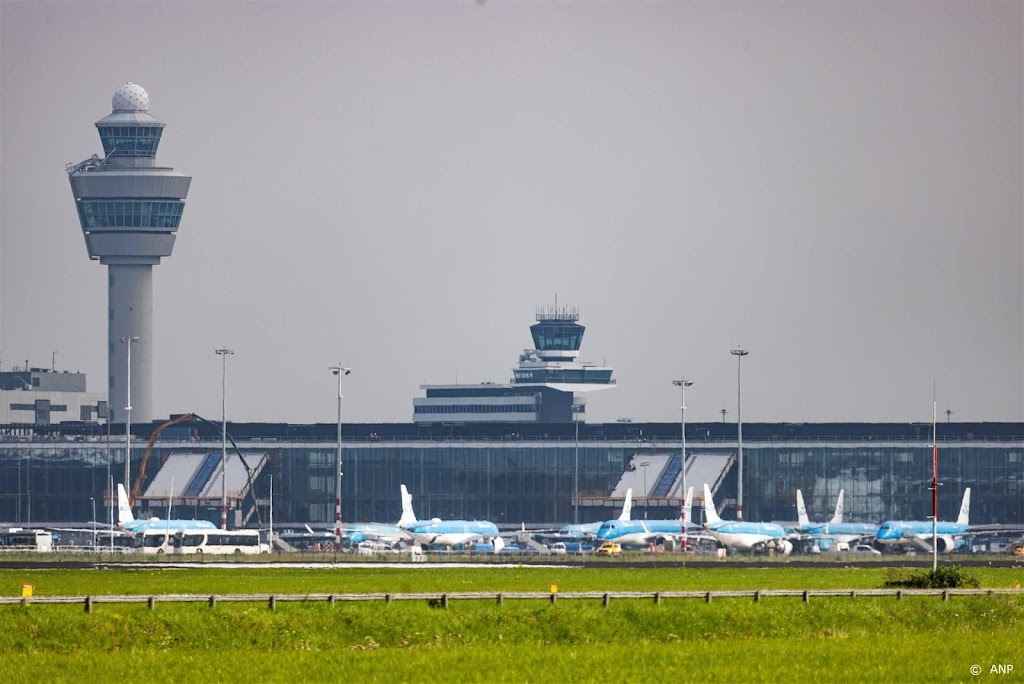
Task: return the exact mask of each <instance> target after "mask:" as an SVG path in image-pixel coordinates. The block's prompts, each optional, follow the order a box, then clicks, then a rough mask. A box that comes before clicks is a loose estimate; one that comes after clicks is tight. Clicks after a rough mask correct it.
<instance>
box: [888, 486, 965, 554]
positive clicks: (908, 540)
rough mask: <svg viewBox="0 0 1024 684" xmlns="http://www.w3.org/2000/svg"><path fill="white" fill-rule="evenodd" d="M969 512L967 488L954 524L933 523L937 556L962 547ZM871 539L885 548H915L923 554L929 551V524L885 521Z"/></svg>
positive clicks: (930, 522)
mask: <svg viewBox="0 0 1024 684" xmlns="http://www.w3.org/2000/svg"><path fill="white" fill-rule="evenodd" d="M970 513H971V488H970V487H968V488H967V489H965V490H964V498H963V501H962V502H961V503H960V515H959V516H958V517H957V519H956V522H955V523H951V522H940V523H937V524H936V530H935V531H936V533H937V535H938V536H937V543H938V551H939V553H952V552H953V551H954V550H955V549H957V548H960V547H961V546H963V545H964V536H965V535H967V534H968V533H969V531H970V529H971V527H970V523H969V522H968V519H969V518H970ZM875 540H876V541H877V542H878V543H879V544H884V545H886V546H890V547H893V546H901V545H903V546H916V547H918V548H921V549H924V550H926V551H929V552H930V551H931V550H932V545H931V541H932V521H930V520H909V521H908V520H887V521H886V522H884V523H882V526H881V527H879V528H878V533H877V534H876V535H875Z"/></svg>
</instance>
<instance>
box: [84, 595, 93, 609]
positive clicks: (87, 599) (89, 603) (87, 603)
mask: <svg viewBox="0 0 1024 684" xmlns="http://www.w3.org/2000/svg"><path fill="white" fill-rule="evenodd" d="M85 612H86V613H91V612H92V596H86V597H85Z"/></svg>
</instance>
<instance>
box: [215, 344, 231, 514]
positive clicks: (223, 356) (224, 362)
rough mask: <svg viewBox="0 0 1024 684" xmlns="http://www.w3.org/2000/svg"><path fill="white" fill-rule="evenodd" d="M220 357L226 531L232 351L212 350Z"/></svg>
mask: <svg viewBox="0 0 1024 684" xmlns="http://www.w3.org/2000/svg"><path fill="white" fill-rule="evenodd" d="M213 351H214V353H215V354H217V356H219V357H220V529H222V530H226V529H228V410H227V406H228V356H229V355H232V354H234V353H235V351H234V350H233V349H226V348H221V349H214V350H213Z"/></svg>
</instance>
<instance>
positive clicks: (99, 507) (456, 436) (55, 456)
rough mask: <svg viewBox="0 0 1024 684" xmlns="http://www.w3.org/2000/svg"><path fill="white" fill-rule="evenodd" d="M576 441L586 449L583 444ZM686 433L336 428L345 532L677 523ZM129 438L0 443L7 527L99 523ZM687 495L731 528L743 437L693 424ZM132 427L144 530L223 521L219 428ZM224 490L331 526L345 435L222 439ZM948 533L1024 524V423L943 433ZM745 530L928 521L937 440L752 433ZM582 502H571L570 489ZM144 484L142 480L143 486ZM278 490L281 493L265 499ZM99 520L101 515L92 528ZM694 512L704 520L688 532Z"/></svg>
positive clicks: (249, 516) (331, 431)
mask: <svg viewBox="0 0 1024 684" xmlns="http://www.w3.org/2000/svg"><path fill="white" fill-rule="evenodd" d="M577 427H578V428H579V429H578V439H577V430H576V428H577ZM679 429H680V426H679V424H678V423H648V424H639V423H610V424H590V425H588V424H578V423H572V424H566V423H550V424H545V423H532V424H510V423H460V424H441V423H435V424H430V425H424V424H417V423H401V424H358V425H356V424H353V425H345V426H344V427H343V435H344V436H343V443H342V458H343V464H344V475H343V477H342V517H343V520H344V521H347V522H357V521H358V522H365V521H374V522H394V521H395V520H397V519H398V517H399V513H400V503H399V494H398V492H399V485H401V484H405V485H407V486H408V488H409V490H410V492H411V493H412V494H413V496H414V497H415V505H416V512H417V514H418V515H419V516H420V517H421V518H431V517H441V518H469V519H486V520H491V521H493V522H495V523H497V524H499V526H501V525H504V526H507V527H513V526H514V527H518V526H519V525H520V524H523V523H525V524H526V525H527V526H531V525H533V526H543V525H553V524H562V523H565V522H568V521H572V520H573V516H574V508H575V505H576V504H578V510H579V518H580V521H581V522H589V521H598V520H605V519H608V518H612V517H615V516H616V515H617V514H618V511H619V509H620V508H621V504H622V499H623V497H624V496H625V490H626V489H627V488H632V489H633V496H634V509H633V510H634V513H633V515H634V517H635V518H641V517H643V516H644V515H645V514H646V515H647V516H648V517H650V518H652V519H653V518H666V517H675V516H677V515H678V514H679V506H680V493H681V485H682V469H683V463H682V460H681V458H680V456H679V454H680V448H679V441H680V433H679ZM123 430H124V428H123V426H120V427H118V426H116V425H115V426H114V427H113V429H112V434H111V435H110V436H109V437H108V434H107V432H106V427H105V426H103V425H97V424H95V423H77V424H75V423H64V424H61V425H50V426H46V425H25V424H21V425H6V426H0V522H2V523H4V524H19V525H26V524H43V523H50V522H71V521H88V520H92V519H99V520H100V521H103V520H106V519H107V516H108V515H109V513H105V511H108V509H107V508H106V506H107V505H108V502H109V491H110V484H109V483H110V482H111V479H110V477H111V475H113V477H114V478H115V479H114V480H113V481H114V482H117V481H119V478H118V477H117V476H118V474H120V473H123V471H124V452H125V449H124V444H125V438H124V432H123ZM686 431H687V436H686V444H687V459H686V466H685V467H686V472H687V484H688V486H693V487H694V488H695V489H696V490H697V491H698V492H699V491H700V489H701V487H702V485H703V484H704V483H705V482H707V483H708V484H709V485H710V486H711V488H712V491H713V493H714V496H715V499H716V503H717V504H718V506H719V509H720V511H723V509H724V513H725V515H726V516H732V515H734V513H735V506H736V495H737V489H738V474H739V473H738V467H739V464H738V459H737V446H738V444H737V426H736V425H735V424H734V423H695V424H687V426H686ZM153 432H154V428H153V426H144V425H136V426H134V428H133V434H134V436H133V439H132V449H131V460H132V463H131V466H132V467H131V470H132V473H138V472H139V470H140V466H141V465H142V461H143V459H144V457H145V460H146V477H145V480H144V481H143V482H142V483H141V485H140V487H139V489H138V491H139V497H138V501H137V503H136V512H137V514H140V513H141V514H142V515H159V516H161V517H163V516H165V515H166V514H167V507H168V503H170V504H171V505H172V506H173V511H174V515H175V516H176V517H183V516H190V517H191V516H194V517H197V518H205V519H208V520H211V521H217V520H219V506H220V496H221V480H220V474H219V473H220V462H221V443H220V430H219V428H218V426H216V425H214V424H211V423H208V422H203V421H201V420H197V419H192V420H189V421H186V422H183V423H181V424H180V425H176V426H174V427H169V428H167V429H165V430H163V431H162V432H160V433H159V434H158V435H157V439H156V440H155V442H154V447H153V449H152V450H151V452H150V453H149V454H148V456H147V454H146V451H147V442H148V438H149V437H150V436H151V435H152V433H153ZM228 433H229V437H230V439H231V443H229V445H228V459H227V462H226V473H227V475H226V480H227V483H226V488H227V490H228V498H229V511H230V514H229V521H230V524H231V526H233V527H235V526H257V525H265V524H266V521H267V519H268V517H269V515H270V506H271V486H272V487H273V509H274V511H273V516H274V520H275V521H279V522H281V523H282V524H285V523H300V524H301V523H310V524H320V525H323V526H325V527H326V526H330V525H331V523H332V522H333V517H334V511H333V501H334V491H335V489H334V488H335V472H336V460H335V459H336V457H337V439H336V426H335V425H334V424H316V425H285V424H252V423H249V424H243V423H229V424H228ZM937 442H938V447H939V472H940V481H941V482H942V489H941V490H940V499H939V500H940V518H941V519H955V517H956V513H957V510H958V507H959V503H960V498H961V494H962V492H963V489H964V488H965V487H971V488H972V508H971V522H972V523H976V524H981V523H1017V524H1019V523H1022V522H1024V424H1022V423H972V424H967V423H940V424H939V426H938V440H937ZM743 453H744V464H743V492H744V501H743V505H744V512H745V514H746V515H745V518H746V519H747V520H752V521H758V520H765V521H767V520H776V521H790V520H795V518H796V511H795V502H794V495H795V491H796V489H797V488H799V489H801V490H803V493H804V497H805V499H806V500H807V507H808V512H809V513H810V515H811V517H812V519H827V518H828V517H829V516H830V514H831V510H832V508H833V507H834V506H835V501H836V497H837V496H838V495H839V490H840V489H842V490H845V492H846V511H847V517H848V519H849V520H853V521H865V522H879V521H882V520H885V519H917V520H922V519H926V518H927V516H928V515H929V514H930V511H931V495H930V491H929V489H928V485H929V482H930V479H931V460H932V449H931V426H930V425H928V424H918V423H913V424H895V423H845V424H844V423H836V424H812V423H803V424H790V423H773V424H759V423H747V424H744V426H743ZM577 473H578V488H574V482H576V481H577ZM133 478H134V475H133ZM271 483H272V484H271ZM94 509H95V512H94ZM698 511H699V504H695V509H694V517H695V519H696V516H697V515H698Z"/></svg>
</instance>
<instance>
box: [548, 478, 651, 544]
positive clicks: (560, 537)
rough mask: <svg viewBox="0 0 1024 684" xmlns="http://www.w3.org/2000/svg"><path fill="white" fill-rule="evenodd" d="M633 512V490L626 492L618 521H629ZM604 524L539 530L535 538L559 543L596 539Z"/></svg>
mask: <svg viewBox="0 0 1024 684" xmlns="http://www.w3.org/2000/svg"><path fill="white" fill-rule="evenodd" d="M632 510H633V489H632V488H630V489H627V490H626V500H625V501H623V503H622V513H620V514H619V517H618V520H620V521H627V520H629V516H630V513H631V511H632ZM603 524H604V522H603V521H602V522H592V523H581V524H579V525H564V526H562V527H560V528H559V529H557V530H555V531H553V532H552V531H545V530H539V531H538V532H537V533H535V534H534V535H533V536H534V538H535V539H541V540H543V541H544V542H558V541H579V540H583V539H594V538H596V537H597V533H598V531H599V530H600V529H601V525H603Z"/></svg>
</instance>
